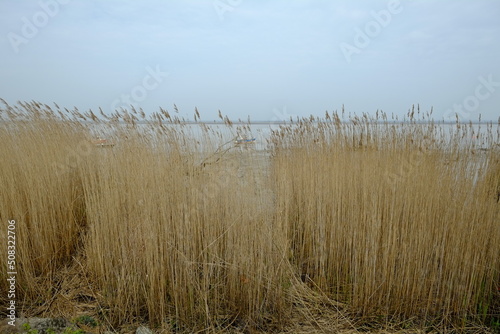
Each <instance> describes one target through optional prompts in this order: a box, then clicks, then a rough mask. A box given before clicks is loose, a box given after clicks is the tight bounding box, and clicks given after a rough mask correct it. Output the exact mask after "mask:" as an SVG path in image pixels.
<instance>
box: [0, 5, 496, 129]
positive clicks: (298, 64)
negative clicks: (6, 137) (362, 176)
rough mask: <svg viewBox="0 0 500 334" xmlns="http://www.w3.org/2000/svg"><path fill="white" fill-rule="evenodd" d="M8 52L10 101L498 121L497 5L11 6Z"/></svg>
mask: <svg viewBox="0 0 500 334" xmlns="http://www.w3.org/2000/svg"><path fill="white" fill-rule="evenodd" d="M0 57H1V59H2V61H1V62H0V78H1V79H0V97H2V98H4V99H6V100H7V101H8V102H9V103H15V102H16V101H17V100H23V101H26V100H37V101H40V102H44V103H47V104H50V103H52V102H57V103H58V104H60V105H62V106H65V107H73V106H77V107H78V108H79V109H80V110H85V109H88V108H92V109H97V108H98V107H99V106H100V107H102V108H103V110H104V111H107V112H109V111H111V110H112V109H113V108H114V107H122V106H124V105H125V104H127V103H133V104H134V105H136V106H138V107H142V108H144V110H145V111H146V112H148V113H149V112H152V111H157V110H158V107H159V106H162V107H163V108H166V109H167V110H172V109H173V108H172V106H173V104H174V103H175V104H177V106H178V108H179V110H180V112H181V114H182V115H185V116H187V117H189V118H192V115H193V111H194V108H195V107H197V108H198V110H199V112H200V114H201V115H202V117H201V118H202V119H203V120H213V119H216V118H217V110H218V109H220V110H221V111H222V113H223V114H226V115H228V116H229V117H230V118H231V119H234V120H236V119H238V118H242V119H247V116H248V115H250V118H251V119H252V120H255V121H256V120H282V119H283V118H288V117H289V115H292V116H308V115H311V114H313V115H319V116H323V115H324V112H325V110H328V111H333V110H340V109H341V107H342V104H344V105H345V108H346V111H348V112H351V113H358V114H359V113H363V112H366V113H370V114H373V113H375V111H376V110H377V109H381V110H384V111H386V112H388V113H394V114H397V115H404V114H405V113H406V112H407V110H408V109H409V108H410V107H411V105H412V104H417V103H420V105H421V108H422V109H423V110H428V109H430V107H431V106H433V107H434V117H435V118H436V119H443V118H445V119H454V117H452V115H453V114H454V113H455V112H458V113H459V116H460V117H461V119H463V120H477V118H478V115H479V114H482V119H483V120H497V119H498V117H499V116H500V1H498V0H475V1H471V0H468V1H466V0H454V1H452V0H441V1H437V0H436V1H429V0H413V1H401V2H398V1H394V0H391V1H375V0H362V1H347V0H346V1H326V0H303V1H299V0H295V1H294V0H291V1H290V0H288V1H285V0H276V1H275V0H269V1H258V0H207V1H202V0H198V1H196V0H188V1H186V0H183V1H180V0H168V1H167V0H163V1H160V0H141V1H138V0H136V1H131V0H41V1H24V0H1V1H0ZM155 72H156V73H155ZM152 73H153V74H152ZM167 73H168V74H167ZM127 95H128V96H129V97H127Z"/></svg>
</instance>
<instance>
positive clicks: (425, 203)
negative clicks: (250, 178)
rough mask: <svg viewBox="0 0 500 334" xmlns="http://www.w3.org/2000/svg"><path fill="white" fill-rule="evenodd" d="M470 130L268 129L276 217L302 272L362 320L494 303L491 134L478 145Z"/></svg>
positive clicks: (307, 124)
mask: <svg viewBox="0 0 500 334" xmlns="http://www.w3.org/2000/svg"><path fill="white" fill-rule="evenodd" d="M332 118H333V119H335V118H338V116H337V115H334V116H333V117H332ZM472 132H473V127H472V126H462V127H459V128H458V129H455V130H454V132H453V133H452V134H451V135H450V137H451V138H452V139H453V140H450V138H445V137H443V136H439V134H438V133H437V132H436V125H433V124H432V123H431V124H426V125H421V124H417V123H416V122H412V120H411V119H410V120H409V121H408V122H406V123H401V124H393V123H389V122H386V123H382V124H380V123H377V124H374V123H373V122H372V121H371V120H368V119H365V120H361V121H360V122H358V123H355V122H353V123H351V124H339V123H338V122H337V123H335V122H324V121H319V122H317V123H316V122H311V121H307V120H306V121H304V120H300V121H299V122H297V124H296V126H295V127H287V128H283V129H281V131H278V132H275V133H274V137H273V138H272V144H273V145H274V146H273V147H274V148H275V152H276V155H275V157H274V158H273V171H274V179H275V182H276V185H277V190H276V193H277V203H276V210H277V214H276V217H277V219H278V221H279V224H280V225H281V226H283V229H284V230H285V233H286V235H287V240H288V241H289V243H290V252H289V257H290V259H291V262H292V263H294V264H295V266H296V270H297V272H299V273H300V275H301V277H302V278H303V280H304V281H305V282H310V283H311V284H313V285H315V286H317V287H318V289H320V290H322V291H324V292H325V293H327V294H328V295H329V296H331V297H332V298H334V299H337V300H341V301H344V302H346V303H348V304H349V305H351V306H352V310H353V311H354V312H355V313H356V315H358V316H366V317H368V318H369V319H371V320H374V319H375V320H376V319H377V318H378V317H380V318H385V317H387V315H391V316H392V317H395V316H399V317H400V318H401V319H405V318H409V317H414V316H418V317H420V318H422V319H429V320H432V319H440V320H446V321H450V322H453V321H455V320H456V319H461V320H464V321H465V319H468V318H470V317H475V316H478V317H482V318H483V319H484V318H486V317H487V315H491V312H498V308H497V309H493V308H492V305H493V298H497V299H498V297H499V295H498V291H497V290H498V286H499V277H500V276H499V269H500V256H499V255H500V228H499V226H500V225H499V222H500V210H499V209H500V208H499V203H498V201H497V198H496V195H495V194H496V190H495V189H496V187H498V176H499V173H498V154H499V151H498V149H495V148H494V145H495V143H498V134H497V135H496V136H495V134H494V132H493V131H492V126H490V127H488V128H487V129H486V131H485V133H484V134H483V136H484V137H485V142H484V143H481V145H487V146H488V147H491V148H492V149H491V150H489V151H483V150H481V149H480V148H481V147H478V146H479V145H478V144H475V143H471V142H469V138H468V136H467V135H468V134H470V133H472ZM436 143H441V144H439V145H437V144H436ZM495 180H496V181H495ZM495 182H496V183H495ZM496 317H497V318H498V313H497V315H496Z"/></svg>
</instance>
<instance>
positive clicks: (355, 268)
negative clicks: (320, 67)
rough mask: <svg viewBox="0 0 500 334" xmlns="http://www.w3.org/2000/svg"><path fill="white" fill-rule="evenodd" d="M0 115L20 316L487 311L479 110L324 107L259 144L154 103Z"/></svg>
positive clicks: (494, 137)
mask: <svg viewBox="0 0 500 334" xmlns="http://www.w3.org/2000/svg"><path fill="white" fill-rule="evenodd" d="M418 115H420V114H418ZM0 116H1V120H0V140H2V142H3V143H4V145H3V146H2V148H1V151H2V157H3V160H2V162H1V163H0V185H1V186H2V190H3V191H2V192H1V193H0V220H1V221H2V222H4V223H5V224H6V223H7V221H8V220H9V219H15V220H16V227H17V228H16V260H17V266H16V267H17V268H16V269H17V272H18V275H17V282H16V288H17V291H16V292H17V296H16V300H17V301H18V311H19V312H22V313H25V314H26V315H40V314H48V315H51V314H52V315H60V314H61V313H62V314H64V315H66V316H68V317H71V316H74V315H75V314H92V315H93V316H95V317H98V318H99V319H100V322H101V325H102V328H117V327H119V326H123V325H125V324H130V323H139V322H149V323H150V325H151V326H153V327H155V326H157V327H161V328H164V329H168V330H172V331H179V330H186V331H189V330H193V329H198V330H211V331H215V332H219V331H235V332H245V331H248V330H255V329H260V330H272V331H280V330H282V331H284V332H307V331H314V330H318V329H323V330H328V331H341V330H342V331H355V330H356V329H363V328H364V329H365V330H366V329H367V328H368V327H366V326H367V325H366V324H367V323H372V326H371V327H370V328H369V329H374V328H376V326H373V324H378V325H379V327H380V326H381V327H383V328H386V329H390V330H396V329H397V327H398V326H399V327H400V328H407V327H408V326H410V327H411V326H413V327H415V328H416V329H418V328H428V327H429V326H437V324H440V325H439V326H449V325H453V326H457V327H456V328H462V329H463V328H465V326H466V325H467V326H468V325H469V324H474V323H479V322H483V323H487V322H488V321H490V322H491V323H493V322H494V321H498V318H499V316H498V310H499V304H500V302H499V292H498V285H499V281H500V280H499V277H500V276H499V275H500V274H499V272H500V256H499V255H500V246H499V245H500V229H499V228H498V227H499V225H498V224H499V223H498V222H499V221H500V219H499V218H500V216H499V215H500V213H499V204H498V198H497V196H498V191H499V190H500V189H499V187H500V162H499V152H498V149H497V148H495V144H496V143H498V142H499V135H498V130H497V133H496V134H495V132H494V131H495V130H494V127H493V125H492V124H490V125H488V126H487V127H486V128H485V129H481V130H480V131H479V133H478V132H477V129H475V128H473V127H472V126H471V125H462V124H457V125H456V127H455V128H453V129H452V130H451V131H450V132H445V130H444V127H442V126H439V125H436V124H433V123H427V124H425V125H423V124H420V123H419V122H418V121H419V119H416V118H415V117H413V115H412V114H410V115H409V118H408V119H407V120H406V122H404V123H396V122H393V121H390V120H388V118H387V117H386V115H383V114H381V115H380V116H378V117H379V118H378V119H372V118H370V117H368V116H366V115H363V116H362V117H352V118H351V121H350V122H349V123H343V122H341V116H343V115H338V114H333V115H329V114H326V116H325V119H314V118H309V119H303V120H298V121H297V122H296V123H294V124H291V125H288V126H283V127H282V128H281V129H279V130H277V131H274V132H273V134H272V136H271V138H270V142H269V144H270V151H269V152H268V153H269V156H268V155H267V153H263V152H256V151H253V150H244V151H239V150H238V149H235V148H234V145H233V143H234V141H228V137H227V135H226V134H223V133H222V132H221V131H220V130H215V129H214V128H210V127H208V126H206V125H203V124H200V126H199V127H197V128H194V127H188V126H185V125H184V124H183V119H180V118H179V117H177V116H175V114H174V116H172V115H171V114H170V113H169V112H168V111H166V110H164V109H161V110H160V111H159V112H158V113H154V114H153V115H152V116H151V117H150V118H147V117H146V115H145V114H144V112H143V111H142V110H134V109H133V108H132V110H130V111H127V110H122V111H121V112H115V113H114V114H113V115H111V116H107V115H104V114H103V113H102V112H101V113H100V114H99V116H97V115H96V114H94V113H93V112H92V111H88V112H85V113H81V112H79V111H78V110H76V109H75V110H67V109H65V110H62V109H60V108H59V107H58V106H57V105H55V106H54V107H53V108H52V107H50V106H48V105H42V104H39V103H37V102H30V103H19V104H18V105H16V106H10V105H8V104H7V103H4V107H2V108H1V109H0ZM429 116H430V115H426V116H418V117H423V118H424V119H425V117H427V118H429ZM221 119H223V120H224V122H225V123H226V126H227V131H228V132H230V133H231V134H232V135H233V136H234V135H237V134H238V133H245V132H248V131H249V130H250V129H249V126H242V127H239V128H238V127H235V126H234V125H233V124H232V123H231V122H230V121H229V120H228V119H227V117H226V118H224V117H222V116H221ZM139 121H142V124H139ZM98 137H105V138H107V139H108V141H107V142H106V145H100V146H96V145H95V144H94V142H93V141H94V140H95V139H96V138H98ZM473 137H474V138H476V139H477V140H472V139H471V138H473ZM99 143H102V141H99ZM485 147H487V148H491V149H489V150H482V149H483V148H485ZM5 226H6V225H5ZM0 235H1V238H2V242H3V243H4V244H6V236H5V234H4V233H2V234H0ZM0 256H1V259H0V274H1V277H2V278H5V277H6V273H7V270H6V264H5V261H6V258H7V257H6V249H5V247H3V248H2V249H1V250H0ZM7 289H8V284H7V281H6V280H5V279H2V280H1V281H0V293H1V295H0V301H2V303H4V301H6V300H7V299H6V295H7V294H6V291H7ZM391 328H392V329H391ZM442 328H447V327H442Z"/></svg>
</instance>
